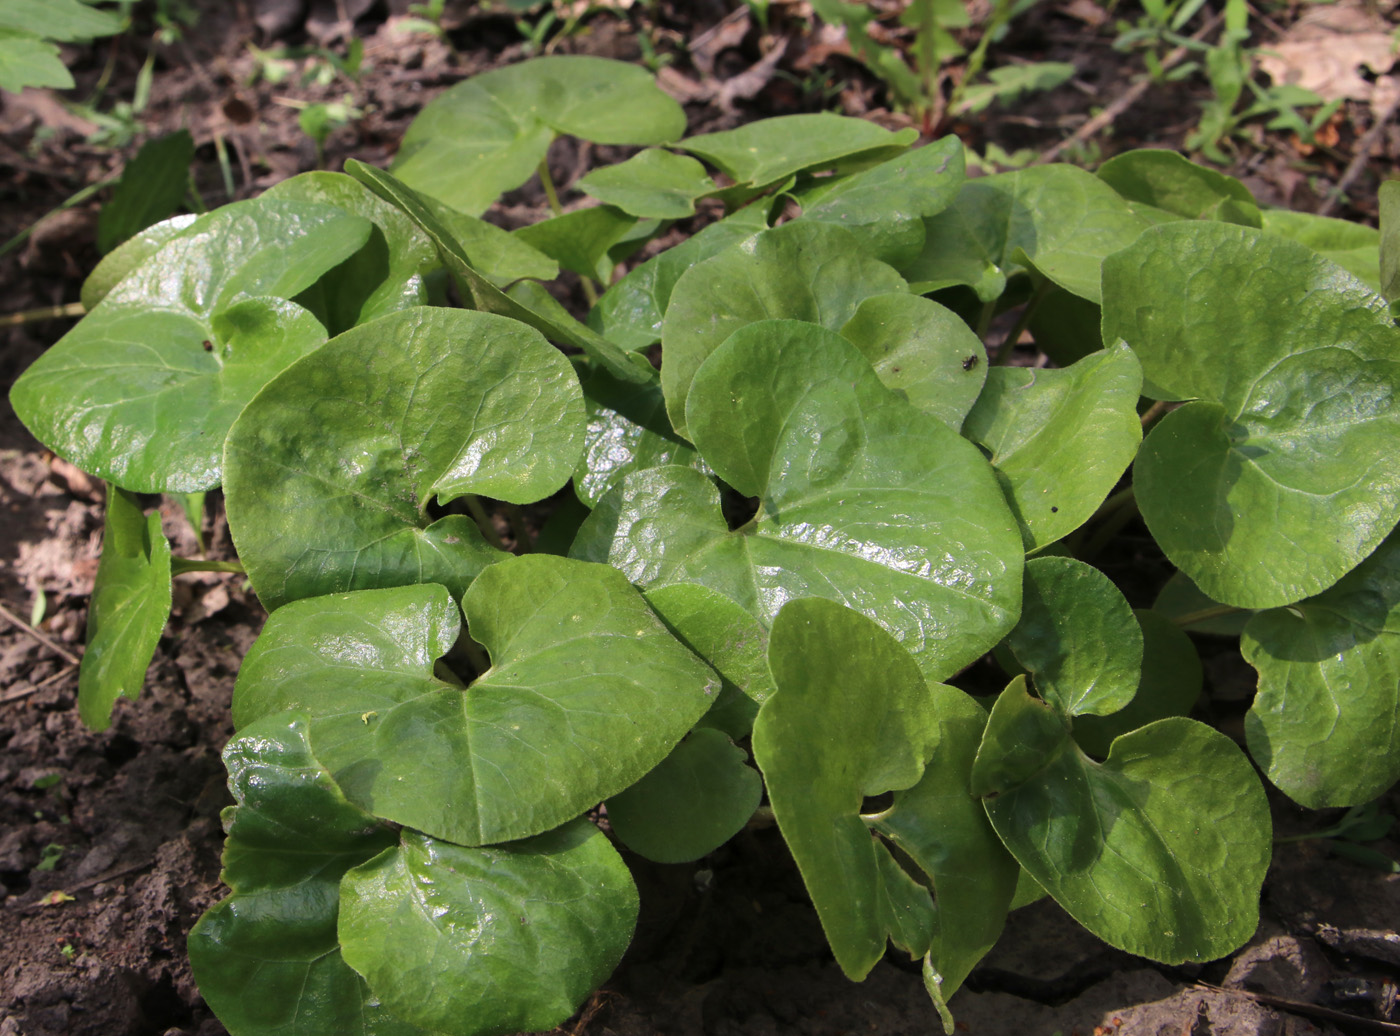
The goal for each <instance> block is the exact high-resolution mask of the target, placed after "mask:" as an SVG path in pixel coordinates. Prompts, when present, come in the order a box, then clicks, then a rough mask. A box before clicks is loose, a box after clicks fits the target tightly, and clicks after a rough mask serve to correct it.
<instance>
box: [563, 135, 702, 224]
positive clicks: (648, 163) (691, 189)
mask: <svg viewBox="0 0 1400 1036" xmlns="http://www.w3.org/2000/svg"><path fill="white" fill-rule="evenodd" d="M575 186H576V187H578V189H579V190H581V191H583V192H584V193H585V194H590V195H592V196H593V197H595V198H597V199H598V200H599V201H601V202H603V203H604V204H607V205H615V206H617V207H618V208H619V209H621V210H622V211H623V212H630V213H631V214H632V215H634V216H641V217H643V218H645V219H685V218H687V217H688V216H693V215H695V201H696V199H697V198H703V197H704V196H705V195H707V194H713V193H714V191H715V190H716V188H715V182H714V181H713V180H711V179H710V176H709V174H708V173H706V172H705V167H704V166H702V165H701V164H700V163H699V162H697V161H696V160H695V159H693V158H690V157H689V156H687V155H676V154H672V153H671V152H670V151H662V150H660V149H658V148H647V149H646V150H645V151H640V152H638V153H637V154H635V155H633V156H632V157H631V158H629V159H628V160H627V161H625V162H620V163H618V164H617V165H610V166H604V167H603V168H601V169H595V170H593V172H591V173H589V174H588V175H587V176H585V177H584V178H583V179H582V180H580V181H579V182H578V183H577V184H575Z"/></svg>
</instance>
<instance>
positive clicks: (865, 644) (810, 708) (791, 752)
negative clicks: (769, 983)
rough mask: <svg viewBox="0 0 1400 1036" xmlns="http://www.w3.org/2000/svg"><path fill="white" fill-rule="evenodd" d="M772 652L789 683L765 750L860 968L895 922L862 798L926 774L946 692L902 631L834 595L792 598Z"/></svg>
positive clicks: (776, 793)
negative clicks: (934, 683)
mask: <svg viewBox="0 0 1400 1036" xmlns="http://www.w3.org/2000/svg"><path fill="white" fill-rule="evenodd" d="M768 662H769V665H770V667H771V668H772V670H773V681H774V683H775V684H776V685H777V693H775V694H774V695H773V696H772V697H771V698H769V699H768V701H767V702H765V703H764V705H763V708H762V709H761V710H760V711H759V714H758V719H757V720H756V721H755V723H754V730H753V751H754V758H755V759H756V760H757V761H758V765H759V767H760V768H761V769H762V770H763V777H764V781H765V782H766V784H767V786H768V799H769V802H770V803H771V804H772V806H773V815H774V817H775V818H776V819H777V821H778V827H779V829H780V830H781V831H782V833H783V838H784V839H785V840H786V841H787V844H788V848H789V849H791V850H792V857H793V859H794V860H795V861H797V866H798V869H799V870H800V871H801V872H802V880H803V882H804V883H805V884H806V886H807V891H808V892H809V893H810V894H811V896H812V904H813V905H814V906H815V907H816V908H817V916H818V917H820V918H821V922H822V929H823V930H824V931H825V932H826V938H827V941H828V942H829V943H831V949H832V952H833V953H835V955H836V962H837V963H838V964H840V965H841V970H842V971H844V972H845V973H846V974H847V975H848V976H849V977H850V978H853V979H856V980H860V979H863V978H864V977H865V976H866V974H867V973H869V971H870V969H871V968H872V967H874V966H875V962H876V961H878V960H879V959H880V957H881V956H882V955H883V954H884V952H885V941H886V939H887V937H888V936H889V934H890V928H889V927H888V926H887V925H886V923H885V919H884V918H883V917H882V916H881V912H880V910H879V909H878V906H879V903H880V900H881V898H882V892H881V887H882V885H883V883H884V882H883V879H882V873H881V866H880V861H879V855H880V853H882V852H887V850H885V849H884V847H883V846H881V845H879V844H878V843H877V842H875V841H873V840H872V839H871V837H870V831H869V830H868V829H867V828H866V826H865V821H864V820H863V819H862V818H861V813H860V811H861V805H862V803H863V802H864V800H865V797H866V796H868V795H878V794H881V793H882V792H886V791H892V790H899V789H903V788H908V787H910V786H912V785H913V784H915V783H916V782H917V781H918V780H919V777H920V775H921V774H922V773H923V769H924V763H925V762H926V761H927V760H928V756H929V750H930V749H931V748H932V743H933V740H934V738H935V737H936V736H937V726H936V717H935V715H934V711H933V706H934V699H933V698H932V697H931V696H930V694H929V686H928V684H927V683H926V682H925V680H924V676H923V674H922V673H921V672H920V671H919V667H918V666H917V665H916V664H915V663H914V660H913V659H912V658H910V657H909V653H908V652H907V651H905V650H904V649H903V648H902V647H900V646H899V643H898V642H897V641H896V640H895V639H894V638H893V637H891V636H890V635H889V634H888V633H886V632H885V631H884V630H883V629H881V628H880V627H879V626H877V625H876V624H875V623H873V622H871V621H870V620H869V619H867V618H865V617H864V616H862V615H859V614H857V613H856V612H853V611H851V610H850V609H849V608H843V607H842V606H841V605H839V604H835V603H833V602H831V601H823V600H819V599H816V598H810V599H807V600H801V601H793V602H791V603H790V604H788V605H787V606H786V607H784V608H783V610H782V611H781V612H779V613H778V617H777V618H776V619H775V620H774V622H773V632H772V636H771V638H770V639H769V642H768ZM925 895H926V893H925Z"/></svg>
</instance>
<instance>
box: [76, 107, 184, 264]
mask: <svg viewBox="0 0 1400 1036" xmlns="http://www.w3.org/2000/svg"><path fill="white" fill-rule="evenodd" d="M193 159H194V138H193V137H191V136H190V132H189V130H183V129H182V130H176V131H175V132H174V133H167V134H165V136H162V137H155V138H153V139H151V140H148V141H146V143H144V144H142V145H141V150H139V151H137V152H136V157H134V158H133V159H132V160H131V161H130V162H128V163H127V164H126V168H124V169H123V170H122V178H121V181H120V182H119V183H118V184H117V186H116V188H115V189H114V190H113V191H112V197H111V200H110V201H108V202H107V204H105V205H103V206H102V209H101V210H100V211H99V212H98V214H97V250H98V251H99V252H102V253H103V254H104V255H105V254H106V253H108V252H110V251H111V250H112V249H113V248H115V247H116V246H117V245H119V244H121V243H122V242H123V241H126V240H127V239H128V238H130V237H132V236H134V235H136V234H139V233H140V232H141V231H143V230H145V229H146V228H147V227H149V226H151V225H152V224H154V223H158V222H160V221H161V220H163V219H166V218H167V217H169V216H170V215H171V213H173V212H174V211H175V210H176V209H178V208H179V207H180V204H181V202H183V201H184V199H185V191H186V189H187V188H188V187H189V181H190V162H191V161H192V160H193Z"/></svg>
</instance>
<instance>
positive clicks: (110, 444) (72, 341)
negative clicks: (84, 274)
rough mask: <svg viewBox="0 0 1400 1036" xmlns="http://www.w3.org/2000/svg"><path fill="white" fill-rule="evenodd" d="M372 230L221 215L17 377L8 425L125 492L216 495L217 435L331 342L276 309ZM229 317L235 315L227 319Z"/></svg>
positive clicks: (293, 312)
mask: <svg viewBox="0 0 1400 1036" xmlns="http://www.w3.org/2000/svg"><path fill="white" fill-rule="evenodd" d="M369 230H370V224H369V222H368V221H366V220H362V219H359V218H358V217H355V216H351V215H348V214H347V213H343V212H340V211H338V210H336V209H332V208H329V207H327V206H323V205H304V204H298V203H292V202H278V201H262V200H258V201H252V202H240V203H237V204H234V205H228V206H225V207H224V208H222V209H220V210H219V211H217V212H215V213H212V214H211V215H210V216H209V218H208V221H207V222H203V221H201V222H200V223H199V224H198V225H197V226H195V227H194V228H192V229H191V230H189V231H186V232H185V233H183V234H181V235H179V236H178V237H176V238H174V239H173V240H171V241H169V242H168V243H167V244H166V245H165V246H164V247H163V248H161V249H160V250H159V251H158V252H157V253H156V254H155V255H153V256H151V257H150V258H149V259H147V260H146V261H145V262H144V263H142V264H141V265H140V267H138V268H137V269H136V270H134V271H133V272H132V273H131V274H129V275H128V276H127V277H125V278H124V279H123V280H122V281H121V282H120V283H119V284H118V285H117V286H116V287H115V288H113V289H112V290H111V292H109V293H108V295H107V297H106V298H105V299H103V300H102V302H101V303H99V304H98V306H97V307H96V308H95V309H93V311H92V312H91V313H89V314H88V315H87V316H86V317H84V318H83V319H82V320H81V321H80V322H79V323H78V325H77V326H76V327H74V328H73V330H71V331H69V332H68V334H66V335H64V336H63V338H61V339H60V340H59V342H58V344H56V345H55V346H54V347H53V348H52V349H50V350H49V351H48V352H46V353H45V354H44V355H43V356H41V357H40V358H39V359H38V360H37V361H36V362H35V363H34V365H33V366H31V367H30V368H29V369H28V370H27V371H25V372H24V374H22V375H21V376H20V378H19V380H18V381H17V382H16V383H15V386H14V388H13V389H12V390H11V394H10V398H11V401H12V402H13V404H14V407H15V412H16V413H17V414H19V417H20V420H22V421H24V423H25V424H26V425H27V426H28V428H29V429H30V431H32V432H33V433H34V434H35V437H36V438H38V439H39V440H40V441H42V442H44V443H45V444H46V445H48V446H49V447H50V448H52V449H53V450H54V451H55V452H56V453H59V454H61V455H62V456H64V457H65V458H66V459H67V460H69V461H70V462H72V463H73V464H75V465H77V466H78V467H80V468H82V469H83V470H85V471H89V472H92V473H94V474H96V475H98V476H100V477H102V478H105V479H107V480H108V481H110V482H114V483H116V484H117V485H119V486H121V487H123V488H124V489H130V490H132V491H133V492H144V493H156V492H172V493H174V492H192V491H194V490H199V489H209V488H212V487H213V486H217V485H218V484H219V480H220V477H221V465H220V457H219V454H220V452H221V450H222V447H223V439H224V434H225V433H226V432H227V431H228V427H229V425H231V424H232V423H233V419H234V418H235V417H237V416H238V412H239V411H240V410H241V409H242V408H243V405H244V404H245V403H246V402H247V401H248V400H249V399H251V398H252V396H253V394H254V393H255V392H257V390H258V389H259V388H261V387H262V385H263V384H264V383H266V382H267V381H269V380H270V379H271V378H272V376H273V375H275V374H276V373H277V372H278V371H280V370H282V369H283V368H284V367H286V366H287V365H288V364H290V363H291V362H292V361H293V360H294V359H296V358H297V357H298V356H301V355H303V354H305V353H306V352H309V351H310V350H311V349H314V348H316V347H317V346H318V345H320V344H321V342H323V341H324V340H325V339H324V337H323V336H324V332H323V331H322V330H321V329H320V325H319V324H317V323H316V321H315V320H313V319H310V318H309V317H308V316H307V315H306V314H305V313H303V312H301V311H300V310H299V309H298V307H296V306H293V305H291V304H290V303H284V302H281V301H280V300H282V299H287V298H290V297H291V296H293V295H295V294H296V293H297V292H299V291H301V290H302V289H303V288H305V287H307V286H308V285H309V284H311V283H312V282H313V281H314V280H315V279H316V278H317V277H319V276H320V275H321V273H322V272H323V271H324V270H326V269H328V268H329V267H331V266H334V265H335V264H336V263H338V262H340V261H341V260H343V259H345V258H346V257H347V256H349V255H350V254H352V253H353V252H354V251H355V250H356V249H358V248H359V247H360V246H361V245H362V244H363V243H364V241H365V238H366V236H367V235H368V234H369ZM244 296H251V297H253V298H256V297H258V296H275V298H271V299H268V300H264V301H261V302H257V301H248V300H242V297H244ZM234 306H236V308H237V313H238V315H237V316H235V315H234V314H233V313H232V312H230V313H227V314H225V311H226V310H229V308H230V307H234ZM255 312H258V313H261V314H262V315H261V316H259V317H257V318H256V319H255V318H254V317H253V314H254V313H255ZM221 315H223V316H224V319H223V320H220V319H219V318H220V317H221Z"/></svg>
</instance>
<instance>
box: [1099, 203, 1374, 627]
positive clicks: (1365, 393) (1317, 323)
mask: <svg viewBox="0 0 1400 1036" xmlns="http://www.w3.org/2000/svg"><path fill="white" fill-rule="evenodd" d="M1260 271H1267V273H1268V276H1263V275H1262V274H1261V273H1260ZM1104 294H1105V298H1106V299H1107V300H1108V304H1107V305H1106V306H1105V308H1104V340H1105V341H1114V340H1116V339H1119V338H1121V339H1123V340H1124V341H1126V342H1127V343H1128V344H1129V345H1130V346H1132V348H1133V351H1134V352H1135V353H1137V356H1138V359H1139V360H1141V361H1142V367H1143V375H1144V377H1145V378H1146V380H1147V382H1149V383H1151V385H1152V386H1153V387H1154V388H1155V389H1157V390H1159V391H1158V392H1157V394H1158V395H1160V396H1163V397H1165V398H1169V399H1192V398H1195V399H1197V400H1198V401H1197V402H1193V403H1189V404H1187V405H1186V406H1183V407H1181V408H1179V409H1177V410H1175V411H1173V412H1172V413H1169V414H1168V415H1167V416H1166V417H1165V418H1163V419H1162V420H1161V422H1159V423H1158V424H1157V425H1156V426H1155V427H1154V428H1153V429H1152V431H1151V433H1150V434H1149V435H1148V436H1147V439H1146V440H1145V441H1144V442H1143V445H1142V449H1141V451H1140V452H1139V455H1138V460H1137V463H1136V465H1135V467H1134V485H1135V488H1136V491H1137V500H1138V506H1139V508H1140V509H1141V511H1142V516H1143V518H1144V519H1145V520H1146V522H1147V527H1148V529H1149V530H1150V531H1151V532H1152V535H1153V536H1154V537H1155V538H1156V540H1157V543H1158V544H1159V545H1160V546H1161V548H1162V550H1163V551H1164V552H1165V553H1166V555H1167V557H1168V558H1170V559H1171V560H1172V562H1173V563H1174V564H1175V565H1176V566H1177V567H1178V568H1180V569H1181V570H1182V571H1183V572H1185V573H1186V574H1187V575H1188V576H1189V577H1190V578H1191V579H1192V580H1193V581H1194V582H1195V583H1196V585H1197V586H1199V587H1200V588H1201V590H1203V591H1204V592H1205V593H1206V594H1208V595H1209V596H1210V597H1212V598H1214V599H1215V600H1218V601H1223V602H1224V603H1226V604H1233V605H1237V606H1239V607H1244V608H1266V607H1272V606H1276V605H1283V604H1290V603H1292V602H1294V601H1298V600H1301V599H1303V598H1304V597H1309V596H1312V595H1314V594H1317V593H1320V592H1321V591H1322V590H1325V589H1326V588H1327V587H1329V586H1331V585H1332V584H1333V583H1335V582H1336V581H1337V580H1338V579H1340V578H1341V577H1342V575H1343V574H1345V573H1346V572H1347V571H1349V570H1350V569H1352V568H1354V567H1355V566H1356V565H1357V564H1358V563H1359V562H1360V561H1361V560H1362V559H1363V558H1364V557H1366V556H1367V555H1368V554H1370V553H1371V551H1373V550H1374V549H1375V548H1376V547H1377V546H1378V545H1379V544H1380V542H1381V540H1382V539H1384V537H1385V535H1386V533H1388V532H1389V531H1390V530H1391V528H1392V526H1394V525H1395V520H1396V517H1397V515H1400V451H1396V450H1395V449H1394V448H1393V446H1394V444H1395V442H1396V441H1397V435H1400V409H1397V408H1396V406H1395V398H1396V396H1397V394H1400V360H1398V359H1397V355H1400V331H1397V330H1396V329H1395V326H1394V324H1393V323H1392V321H1391V317H1390V311H1389V308H1388V306H1387V305H1386V302H1385V300H1384V299H1382V298H1381V297H1380V296H1379V295H1375V294H1373V293H1371V292H1370V291H1368V290H1367V289H1366V288H1365V287H1364V286H1363V285H1362V284H1361V283H1360V282H1358V281H1356V280H1355V279H1353V278H1352V277H1350V276H1348V275H1347V274H1346V273H1345V272H1343V271H1342V270H1341V269H1340V268H1338V267H1337V266H1336V265H1335V264H1333V263H1330V262H1328V261H1327V260H1326V259H1323V258H1322V257H1321V256H1319V255H1318V254H1317V253H1316V252H1313V251H1312V250H1311V249H1308V248H1305V247H1304V246H1302V245H1299V244H1297V243H1296V242H1292V241H1285V240H1283V239H1281V238H1277V237H1273V236H1271V235H1269V234H1264V233H1260V232H1259V231H1256V230H1250V229H1248V228H1246V227H1236V226H1231V225H1229V224H1225V223H1208V222H1190V223H1169V224H1164V225H1163V226H1160V227H1155V228H1154V229H1152V230H1151V231H1148V232H1147V233H1146V234H1144V235H1143V237H1142V239H1141V240H1140V241H1139V242H1138V243H1137V244H1135V245H1134V246H1133V247H1132V248H1130V249H1127V250H1125V251H1123V252H1120V253H1119V254H1118V255H1115V256H1113V257H1112V258H1111V259H1109V260H1108V261H1107V262H1106V263H1105V264H1104Z"/></svg>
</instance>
